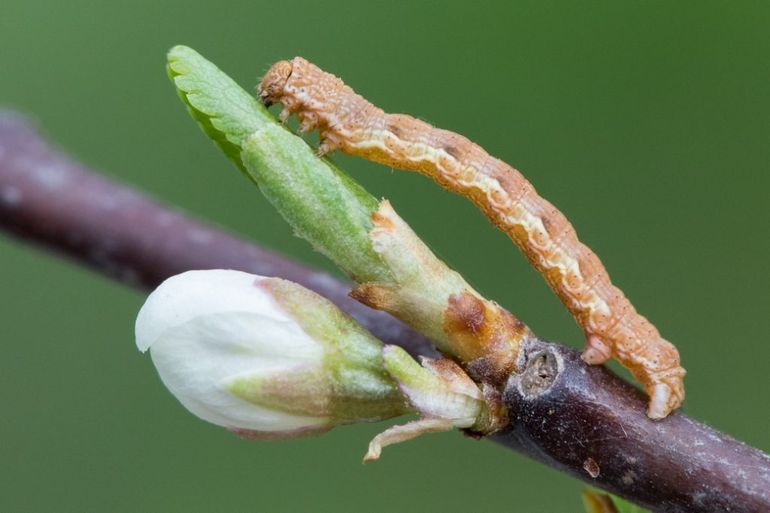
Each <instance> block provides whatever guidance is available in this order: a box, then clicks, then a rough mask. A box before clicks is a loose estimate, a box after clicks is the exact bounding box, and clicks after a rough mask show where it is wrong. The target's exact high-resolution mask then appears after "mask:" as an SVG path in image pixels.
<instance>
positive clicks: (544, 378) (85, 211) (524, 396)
mask: <svg viewBox="0 0 770 513" xmlns="http://www.w3.org/2000/svg"><path fill="white" fill-rule="evenodd" d="M0 228H2V229H3V230H5V231H7V232H9V233H11V234H13V235H15V236H16V237H18V238H20V239H22V240H25V241H28V242H32V243H34V244H37V245H39V246H42V247H45V248H47V249H50V250H53V251H55V252H57V253H59V254H63V255H66V256H68V257H70V258H71V259H73V260H75V261H76V262H78V263H81V264H84V265H86V266H89V267H91V268H92V269H94V270H95V271H97V272H100V273H103V274H105V275H107V276H110V277H112V278H114V279H117V280H119V281H121V282H123V283H126V284H128V285H132V286H135V287H139V288H145V289H146V288H152V287H155V286H156V285H158V284H159V283H160V282H161V281H163V280H164V279H165V278H167V277H169V276H172V275H174V274H177V273H180V272H183V271H186V270H189V269H212V268H229V269H239V270H243V271H247V272H252V273H256V274H262V275H268V276H279V277H282V278H286V279H289V280H291V281H294V282H297V283H300V284H302V285H304V286H305V287H308V288H310V289H312V290H314V291H316V292H318V293H320V294H322V295H324V296H326V297H327V298H329V299H331V300H332V301H333V302H334V303H336V304H337V305H338V306H340V307H341V308H342V309H343V310H345V311H347V312H349V313H350V314H351V315H352V316H353V317H354V318H356V319H357V320H358V321H359V322H360V323H361V324H362V325H364V326H365V327H366V328H367V329H369V330H370V331H371V332H372V333H374V334H375V335H376V336H377V337H379V338H380V339H382V340H383V341H385V342H387V343H392V344H399V345H401V346H404V347H406V348H407V349H408V350H409V351H410V352H411V353H412V354H427V355H433V354H434V353H435V352H434V350H433V349H432V346H431V345H430V344H429V342H428V341H427V340H425V339H424V338H423V337H422V336H420V335H418V334H416V333H414V332H412V331H411V330H409V329H408V328H406V327H405V326H404V325H403V324H401V323H400V322H398V321H396V320H395V319H393V318H392V317H390V316H388V315H386V314H384V313H382V312H378V311H374V310H370V309H368V308H366V307H364V306H363V305H361V304H359V303H357V302H356V301H353V300H352V299H350V298H349V297H348V295H347V294H348V291H349V290H350V285H349V284H348V283H345V282H343V281H340V280H338V279H336V278H333V277H332V276H330V275H328V274H326V273H323V272H318V271H315V270H312V269H309V268H307V267H304V266H302V265H300V264H298V263H296V262H293V261H291V260H289V259H287V258H285V257H283V256H280V255H277V254H275V253H273V252H270V251H268V250H265V249H263V248H260V247H259V246H256V245H254V244H252V243H249V242H247V241H245V240H243V239H240V238H238V237H235V236H233V235H231V234H228V233H227V232H225V231H224V230H222V229H220V228H217V227H214V226H211V225H208V224H204V223H201V222H199V221H196V220H193V219H191V218H190V217H188V216H186V215H185V214H183V213H181V212H179V211H178V210H175V209H171V208H169V207H165V206H163V205H161V204H160V203H158V202H155V201H153V200H151V199H149V198H147V197H146V196H144V195H142V194H140V193H139V192H137V191H135V190H133V189H130V188H128V187H125V186H122V185H119V184H116V183H115V182H112V181H110V180H108V179H107V178H105V177H102V176H99V175H98V174H95V173H93V172H91V171H89V170H88V169H86V168H85V167H84V166H82V165H80V164H78V163H77V162H74V161H73V160H71V159H70V158H68V157H66V156H65V155H63V154H62V153H60V152H58V151H57V150H54V149H52V148H51V147H50V146H49V145H48V144H47V143H46V142H45V141H44V140H43V139H42V138H41V137H40V136H39V135H38V133H37V132H36V130H35V129H33V128H32V127H31V126H30V124H29V122H28V121H27V120H25V119H24V118H22V117H21V116H19V115H17V114H13V113H0ZM518 370H519V373H517V374H515V375H513V376H512V377H511V379H510V380H509V382H508V384H507V386H506V389H505V394H504V399H505V402H506V404H507V406H508V407H509V410H510V412H511V422H510V425H509V426H508V427H507V428H506V429H505V430H503V431H502V432H500V433H498V434H496V435H494V436H493V437H492V438H493V439H494V440H495V441H497V442H499V443H501V444H502V445H505V446H507V447H509V448H511V449H514V450H516V451H519V452H521V453H523V454H526V455H528V456H530V457H531V458H533V459H535V460H538V461H540V462H542V463H544V464H546V465H549V466H551V467H554V468H556V469H558V470H560V471H563V472H566V473H568V474H571V475H573V476H575V477H577V478H579V479H582V480H584V481H586V482H588V483H590V484H592V485H594V486H600V487H602V488H605V489H607V490H609V491H611V492H613V493H615V494H617V495H620V496H623V497H625V498H627V499H629V500H632V501H634V502H637V503H639V504H641V505H644V506H646V507H648V508H650V509H652V510H653V511H656V512H666V513H672V512H673V513H676V512H695V513H707V512H723V511H732V512H744V513H758V512H767V511H770V456H768V455H766V454H764V453H762V452H761V451H759V450H757V449H754V448H751V447H749V446H747V445H745V444H743V443H741V442H739V441H736V440H734V439H732V438H730V437H729V436H727V435H725V434H722V433H719V432H718V431H716V430H713V429H711V428H709V427H708V426H705V425H703V424H701V423H699V422H697V421H694V420H692V419H690V418H688V417H686V416H685V415H682V414H680V413H676V414H674V415H671V416H669V417H668V418H666V419H665V420H663V421H660V422H653V421H650V420H649V419H648V418H647V417H646V416H645V415H644V407H645V399H644V397H643V395H642V394H641V393H640V392H639V391H638V390H637V389H635V388H634V387H633V386H631V385H630V384H628V383H626V382H625V381H623V380H622V379H620V378H619V377H617V376H616V375H614V374H613V373H612V372H610V371H608V370H606V369H604V368H601V367H587V366H586V365H585V364H583V362H582V361H581V360H580V358H579V355H578V353H577V352H576V351H574V350H572V349H570V348H567V347H564V346H560V345H558V344H550V343H547V342H542V341H537V342H534V343H531V344H529V345H527V346H525V347H524V348H523V350H522V355H521V357H520V360H519V362H518Z"/></svg>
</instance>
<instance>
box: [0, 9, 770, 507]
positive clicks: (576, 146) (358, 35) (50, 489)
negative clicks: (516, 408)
mask: <svg viewBox="0 0 770 513" xmlns="http://www.w3.org/2000/svg"><path fill="white" fill-rule="evenodd" d="M174 44H187V45H189V46H192V47H193V48H195V49H197V50H198V51H200V52H201V53H203V55H204V56H206V57H207V58H209V59H211V60H212V61H214V62H215V63H216V64H218V65H219V66H220V67H221V68H222V69H223V70H224V71H226V72H227V73H229V74H231V76H233V77H234V78H235V79H236V80H238V81H239V82H240V83H241V84H242V85H244V86H245V87H247V88H249V89H251V88H253V86H254V85H255V84H256V83H257V81H258V79H259V77H260V76H261V74H262V73H263V72H264V71H265V70H266V69H267V68H268V67H269V65H270V64H271V63H273V62H274V61H276V60H278V59H282V58H291V57H293V56H295V55H302V56H304V57H306V58H308V59H310V60H311V61H314V62H316V63H317V64H319V65H320V66H322V67H323V68H325V69H327V70H329V71H332V72H334V73H336V74H338V75H341V76H342V77H343V78H344V79H345V80H346V81H347V82H348V83H349V84H351V85H352V86H353V87H355V88H356V89H357V90H358V91H360V92H361V93H363V94H364V95H365V96H367V97H368V98H369V99H370V100H372V101H373V102H374V103H376V104H377V105H379V106H381V107H383V108H384V109H386V110H388V111H396V112H398V111H401V112H408V113H411V114H413V115H416V116H419V117H421V118H423V119H425V120H428V121H430V122H432V123H433V124H435V125H438V126H440V127H444V128H449V129H452V130H455V131H458V132H461V133H463V134H465V135H467V136H468V137H470V138H471V139H473V140H475V141H477V142H479V143H481V144H482V145H483V146H484V147H485V148H486V149H487V150H488V151H489V152H490V153H492V154H493V155H496V156H498V157H501V158H502V159H504V160H506V161H508V162H510V163H511V164H513V165H515V166H516V167H518V168H519V169H521V170H522V171H523V172H524V173H525V174H526V175H527V176H528V177H529V179H530V180H531V181H532V182H533V183H534V184H535V185H536V187H537V188H538V190H539V191H540V193H541V194H542V195H543V196H545V197H546V198H548V199H549V200H551V201H552V202H553V203H555V204H556V205H558V206H559V207H560V208H561V209H562V210H563V211H564V212H565V213H566V214H567V215H568V217H569V218H570V219H571V220H572V222H573V224H574V225H575V226H576V227H577V229H578V232H579V234H580V236H581V239H583V240H584V241H586V242H587V243H588V244H589V245H590V246H592V247H593V249H594V250H596V252H597V253H598V254H599V255H600V256H601V257H602V259H603V260H604V262H605V264H606V265H607V267H608V269H609V270H610V273H611V275H612V276H613V278H614V281H615V282H616V283H618V284H619V285H620V286H621V287H622V288H623V289H624V290H625V291H626V293H627V294H628V295H629V296H630V298H631V299H632V300H633V301H634V302H635V304H636V306H637V308H638V309H639V310H640V311H641V312H643V313H644V314H646V315H647V316H648V317H650V318H651V319H652V320H653V321H654V322H655V323H656V324H657V325H658V327H659V328H660V329H661V331H662V332H663V334H664V335H666V336H667V338H669V339H670V340H672V341H674V342H675V343H676V344H677V345H678V346H679V348H680V350H681V353H682V357H683V362H684V365H685V367H686V368H687V369H688V371H689V374H688V377H687V385H688V397H687V402H686V406H685V411H686V412H687V413H688V414H690V415H692V416H694V417H696V418H698V419H701V420H704V421H706V422H709V423H711V424H712V425H714V426H715V427H717V428H719V429H721V430H724V431H727V432H728V433H730V434H732V435H733V436H735V437H737V438H739V439H742V440H744V441H746V442H747V443H749V444H752V445H754V446H758V447H760V448H762V449H764V450H765V451H768V450H770V432H769V429H768V426H770V401H769V400H768V394H767V389H768V384H769V383H770V380H768V360H769V359H770V344H768V343H767V341H766V332H767V330H768V328H770V318H769V316H768V312H769V311H770V272H768V266H767V262H768V260H769V259H770V241H769V240H768V233H770V215H769V214H768V211H767V198H768V186H770V178H768V173H767V163H768V162H769V161H770V137H769V136H770V94H769V93H770V88H769V87H768V85H769V84H768V78H770V3H768V2H764V1H757V2H743V1H739V2H705V1H700V2H658V1H624V2H619V1H616V0H615V1H606V2H574V1H560V2H556V1H553V2H549V1H542V0H539V1H527V2H521V1H511V2H492V3H484V2H438V1H436V2H419V3H418V2H393V1H391V2H374V1H372V2H352V1H340V0H326V1H323V2H320V1H313V2H311V1H305V2H297V1H287V0H283V1H281V2H264V1H259V0H250V1H248V2H245V1H244V2H229V3H226V2H202V1H196V0H186V1H184V2H181V1H166V2H157V1H152V2H150V1H135V2H93V1H80V0H70V1H68V2H52V1H51V2H33V1H29V0H24V1H22V0H3V3H2V7H0V106H3V107H11V108H15V109H20V110H22V111H24V112H27V113H29V114H31V115H32V116H34V117H35V118H37V119H38V120H39V122H40V125H41V126H42V127H43V128H44V130H45V132H46V133H47V134H48V135H49V136H50V137H51V139H53V140H54V141H56V142H57V144H58V145H59V146H61V147H62V148H65V149H66V150H67V151H68V152H69V153H71V154H72V155H74V156H76V157H77V158H79V159H80V160H82V161H83V162H86V163H87V164H89V165H91V166H93V167H94V168H96V169H100V170H103V171H104V173H105V174H107V175H109V176H112V177H114V178H117V179H119V180H122V181H124V182H128V183H131V184H134V185H136V186H137V187H140V188H142V189H144V190H146V191H148V192H150V193H151V194H153V195H155V196H156V197H158V198H161V199H163V200H165V201H168V202H170V203H174V204H176V205H179V206H181V207H183V208H185V209H187V210H189V211H190V212H192V213H194V214H195V215H197V216H200V217H202V218H206V219H209V220H212V221H214V222H217V223H220V224H221V225H223V226H226V227H228V228H230V229H232V230H234V231H237V232H239V233H241V234H245V235H247V236H249V237H253V238H254V239H255V240H258V241H260V242H261V243H263V244H265V245H267V246H269V247H271V248H274V249H277V250H280V251H283V252H286V253H288V254H291V255H293V256H294V257H295V258H297V259H300V260H302V261H304V262H307V263H310V264H313V265H317V266H322V267H324V268H327V269H330V266H329V265H328V263H327V262H326V261H325V260H324V259H323V258H322V257H321V256H320V255H318V254H315V253H313V252H312V251H311V250H310V248H309V247H308V245H307V244H306V243H304V242H303V241H301V240H299V239H295V238H293V237H292V236H291V234H290V230H289V229H288V227H287V225H285V224H284V222H283V221H282V220H281V219H280V218H279V217H278V216H277V215H276V214H275V213H274V212H273V211H272V209H271V208H270V207H269V206H268V205H267V203H266V202H265V201H264V200H263V199H262V197H261V196H260V195H259V193H258V192H257V191H256V189H254V188H253V187H252V186H251V185H250V184H249V183H248V182H247V181H246V180H245V179H244V178H243V177H242V176H241V175H240V174H239V173H238V172H237V171H235V169H234V168H233V167H232V165H231V164H230V163H229V162H228V161H227V160H226V159H225V158H224V157H223V156H222V155H221V154H220V152H219V151H218V150H217V149H216V148H215V147H214V146H213V145H212V144H211V143H210V142H208V141H207V140H206V138H205V137H204V136H203V135H202V134H201V133H200V130H199V129H198V128H197V127H196V126H195V125H194V123H193V122H192V121H191V120H190V119H189V116H188V115H187V113H186V112H185V111H184V109H183V108H182V105H181V104H180V102H179V100H178V99H177V98H176V96H175V93H174V91H173V89H172V87H171V85H170V83H169V82H168V80H167V78H166V75H165V70H164V58H165V52H166V51H167V50H168V49H169V48H170V47H171V46H172V45H174ZM334 160H335V161H337V162H338V163H339V164H340V165H341V166H342V167H343V169H346V170H348V171H349V172H350V173H351V174H352V175H353V176H354V177H355V178H356V179H358V180H360V181H361V182H362V183H363V184H364V185H365V186H366V187H367V188H368V189H369V190H370V191H371V192H372V193H374V194H375V195H377V196H384V197H388V198H390V199H391V200H392V202H393V203H394V205H395V206H396V208H397V209H398V210H399V212H400V213H401V214H402V216H403V217H404V218H405V219H407V220H408V221H409V222H410V223H411V224H412V225H413V226H414V228H415V229H416V231H417V232H418V233H420V234H421V235H423V236H424V238H425V239H426V240H427V241H428V242H429V243H430V244H431V245H432V246H433V247H434V248H435V250H436V252H437V253H438V254H439V255H441V256H442V257H443V258H444V259H446V260H447V261H448V262H449V263H450V264H451V265H453V266H454V267H455V268H457V269H458V270H461V271H462V272H463V273H464V274H465V275H466V277H467V278H468V280H469V281H470V282H471V283H473V284H474V285H475V286H476V287H477V288H478V289H479V290H480V291H482V292H483V293H485V294H486V295H488V296H489V297H491V298H495V299H497V300H498V301H500V302H501V303H503V304H504V305H506V306H507V307H509V308H510V309H511V310H512V311H514V312H515V313H517V314H518V315H519V316H520V317H521V318H522V319H524V320H525V321H526V322H528V323H529V324H530V325H531V326H532V327H533V328H534V329H535V331H536V332H537V333H538V334H540V335H541V336H543V337H546V338H550V339H553V340H560V341H564V342H566V343H568V344H572V345H574V346H580V345H582V336H581V334H580V332H579V330H578V329H577V327H576V326H575V325H574V323H573V322H572V320H571V318H570V317H569V316H568V314H567V313H566V311H565V310H564V308H562V307H561V305H560V304H559V302H558V301H557V300H556V299H555V298H554V297H553V295H552V294H551V292H550V291H549V290H548V288H547V287H546V286H545V284H544V282H543V281H542V279H541V278H540V277H539V276H537V275H536V274H535V273H534V272H533V271H532V270H531V269H529V268H528V267H527V265H526V263H525V261H524V259H523V258H522V257H521V256H520V255H519V254H518V251H517V250H516V249H515V248H514V247H513V246H512V245H511V244H510V243H509V241H508V240H507V239H506V237H505V236H504V235H502V234H501V233H499V232H497V231H496V230H495V229H493V228H492V227H491V226H490V225H489V224H488V223H487V222H486V220H484V219H483V217H482V216H481V215H480V214H479V213H478V212H476V211H475V210H474V208H473V207H472V206H471V205H470V204H469V203H468V202H467V201H466V200H464V199H462V198H459V197H456V196H453V195H450V194H449V193H446V192H444V191H442V190H440V189H439V188H438V187H436V186H435V185H434V184H433V183H432V182H430V181H429V180H427V179H425V178H422V177H420V176H417V175H415V174H410V173H401V172H391V171H390V170H388V169H383V168H380V167H378V166H376V165H373V164H369V163H366V162H363V161H360V160H358V159H352V158H348V157H344V156H340V155H337V156H335V157H334ZM142 301H143V294H141V293H139V292H137V291H134V290H130V289H128V288H125V287H123V286H121V285H118V284H115V283H113V282H110V281H108V280H107V279H105V278H102V277H101V276H97V275H94V274H91V273H90V272H88V271H85V270H82V269H80V268H78V267H75V266H73V265H72V264H70V263H68V262H64V261H62V260H59V259H57V258H55V257H52V256H50V255H47V254H43V253H41V252H38V251H37V250H35V249H33V248H30V247H27V246H24V245H22V244H20V243H18V242H17V241H14V240H12V239H9V238H6V237H0V305H2V308H0V326H1V327H0V339H1V340H2V344H3V356H2V358H0V405H2V410H3V411H2V415H1V416H0V511H3V512H6V511H8V512H17V511H19V512H22V511H57V512H70V511H71V512H82V511H111V512H113V513H117V512H124V511H125V512H136V511H173V512H177V511H178V512H185V513H192V512H211V511H238V512H246V511H254V512H256V511H260V512H261V511H269V512H296V511H329V512H331V511H334V512H337V511H371V512H380V511H382V512H384V511H389V512H390V511H445V512H455V511H456V512H460V511H474V512H483V511H493V510H497V509H500V508H505V509H506V510H508V509H510V510H515V511H519V512H522V513H530V512H535V513H540V512H567V511H579V510H580V507H579V499H578V491H579V490H580V489H581V488H582V485H581V484H580V483H578V482H577V481H574V480H572V479H570V478H568V477H565V476H563V475H561V474H559V473H557V472H556V471H554V470H550V469H548V468H546V467H543V466H541V465H539V464H535V463H532V462H530V461H528V460H526V459H524V458H523V457H521V456H519V455H517V454H514V453H511V452H508V451H506V450H504V449H502V448H501V447H498V446H496V445H494V444H492V443H491V442H484V441H481V442H474V441H471V440H467V439H464V438H463V437H462V436H461V435H459V434H457V433H449V434H444V435H431V436H425V437H422V438H420V439H419V440H417V441H414V442H410V443H408V444H405V445H401V446H398V447H394V448H391V449H388V450H387V451H385V453H384V457H383V458H382V460H380V461H379V462H377V463H375V464H370V465H367V466H362V465H361V463H360V459H361V457H362V455H363V453H364V451H365V449H366V444H367V442H368V440H369V438H370V437H371V436H373V435H374V434H375V433H376V432H378V431H379V430H381V429H382V427H383V426H376V425H374V426H371V425H370V426H356V427H347V428H339V429H337V430H335V431H333V432H331V433H330V434H329V435H326V436H323V437H321V438H315V439H308V440H299V441H291V442H281V443H259V442H246V441H242V440H240V439H238V438H236V437H234V436H232V435H230V434H229V433H227V432H226V431H224V430H223V429H220V428H217V427H214V426H210V425H208V424H205V423H204V422H201V421H198V420H196V419H195V418H194V417H193V416H191V415H190V414H188V413H187V412H186V411H185V410H184V409H183V408H182V407H181V406H179V405H178V404H177V402H176V401H175V399H174V398H173V397H172V396H171V395H170V394H169V393H168V392H167V391H166V390H165V388H164V387H163V386H162V384H161V383H160V381H159V379H158V377H157V375H156V374H155V370H154V368H153V366H152V364H151V362H150V360H149V358H148V357H147V356H146V355H141V354H139V352H138V351H136V349H135V346H134V341H133V321H134V317H135V315H136V312H137V310H138V308H139V306H140V305H141V303H142Z"/></svg>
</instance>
